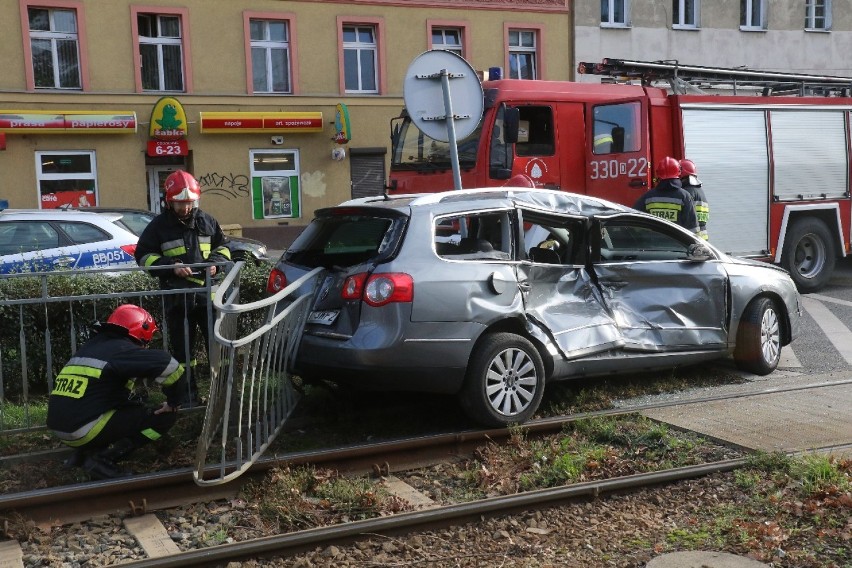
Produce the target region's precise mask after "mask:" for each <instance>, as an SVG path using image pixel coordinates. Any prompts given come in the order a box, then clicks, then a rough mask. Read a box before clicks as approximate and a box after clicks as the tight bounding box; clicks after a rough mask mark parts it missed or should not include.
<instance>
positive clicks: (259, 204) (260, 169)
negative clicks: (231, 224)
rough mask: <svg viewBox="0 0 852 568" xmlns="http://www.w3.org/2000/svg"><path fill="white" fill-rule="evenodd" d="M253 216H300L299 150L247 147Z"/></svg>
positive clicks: (255, 217) (257, 217)
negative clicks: (248, 148) (254, 148)
mask: <svg viewBox="0 0 852 568" xmlns="http://www.w3.org/2000/svg"><path fill="white" fill-rule="evenodd" d="M249 159H250V160H251V163H250V166H251V192H252V216H253V218H254V219H269V218H275V217H293V218H298V217H300V216H301V208H302V199H301V186H300V185H299V177H300V175H301V171H300V170H299V151H298V150H250V151H249Z"/></svg>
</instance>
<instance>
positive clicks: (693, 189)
mask: <svg viewBox="0 0 852 568" xmlns="http://www.w3.org/2000/svg"><path fill="white" fill-rule="evenodd" d="M680 183H681V185H683V189H685V190H686V191H687V192H688V193H689V196H690V197H692V202H693V204H694V205H695V217H696V218H697V219H698V236H699V237H701V238H702V239H704V240H709V239H710V235H709V234H708V233H707V222H708V221H710V203H708V202H707V197H706V196H705V195H704V190H703V189H702V188H701V180H700V179H698V168H697V167H695V162H693V161H692V160H687V159H684V160H681V161H680Z"/></svg>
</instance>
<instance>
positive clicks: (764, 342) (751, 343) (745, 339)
mask: <svg viewBox="0 0 852 568" xmlns="http://www.w3.org/2000/svg"><path fill="white" fill-rule="evenodd" d="M780 360H781V318H780V317H779V315H778V312H777V310H776V309H775V304H774V303H773V302H772V300H770V299H769V298H765V297H763V298H755V299H754V300H752V301H751V303H749V305H748V306H746V309H745V312H744V313H743V317H742V319H741V320H740V326H739V329H738V330H737V345H736V347H735V348H734V362H735V363H736V365H737V367H739V368H740V369H742V370H744V371H748V372H750V373H754V374H755V375H768V374H769V373H771V372H772V371H774V370H775V369H776V367H778V362H779V361H780Z"/></svg>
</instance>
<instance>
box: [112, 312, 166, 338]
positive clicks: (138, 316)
mask: <svg viewBox="0 0 852 568" xmlns="http://www.w3.org/2000/svg"><path fill="white" fill-rule="evenodd" d="M107 323H109V324H112V325H116V326H118V327H121V328H124V329H126V330H127V335H129V336H130V337H132V338H134V339H138V340H139V341H141V342H142V343H148V342H149V341H151V338H152V337H153V336H154V333H155V332H156V331H157V329H158V328H157V322H155V321H154V318H153V317H151V314H149V313H148V312H146V311H145V310H143V309H142V308H140V307H139V306H134V305H133V304H122V305H120V306H118V307H117V308H116V309H115V311H114V312H112V313H111V314H110V316H109V318H108V319H107Z"/></svg>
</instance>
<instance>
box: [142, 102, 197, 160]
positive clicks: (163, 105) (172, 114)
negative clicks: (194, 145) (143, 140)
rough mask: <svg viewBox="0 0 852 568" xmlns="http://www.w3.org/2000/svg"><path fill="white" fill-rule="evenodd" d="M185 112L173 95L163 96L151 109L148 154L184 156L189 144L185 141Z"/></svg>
mask: <svg viewBox="0 0 852 568" xmlns="http://www.w3.org/2000/svg"><path fill="white" fill-rule="evenodd" d="M186 134H187V128H186V113H185V112H184V110H183V105H181V104H180V102H179V101H178V100H177V99H176V98H174V97H163V98H161V99H160V100H159V101H157V104H155V105H154V110H152V111H151V126H150V128H149V131H148V135H149V136H150V137H151V138H152V139H151V140H149V141H148V155H149V156H186V155H187V154H189V144H188V143H187V141H186Z"/></svg>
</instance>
